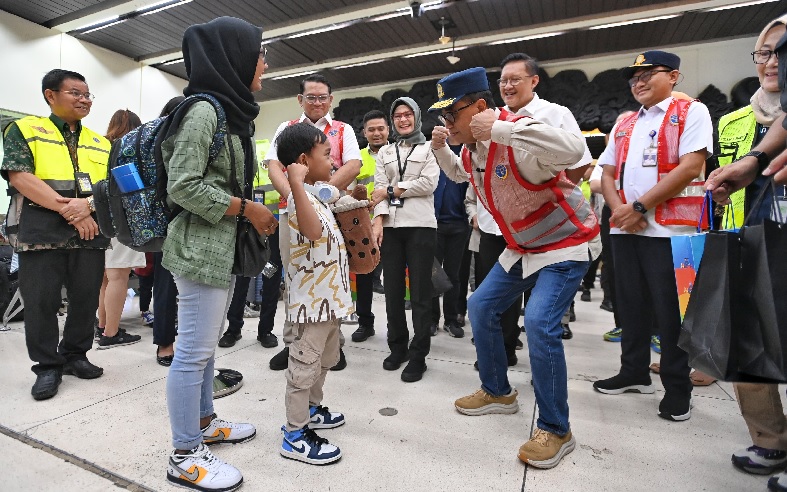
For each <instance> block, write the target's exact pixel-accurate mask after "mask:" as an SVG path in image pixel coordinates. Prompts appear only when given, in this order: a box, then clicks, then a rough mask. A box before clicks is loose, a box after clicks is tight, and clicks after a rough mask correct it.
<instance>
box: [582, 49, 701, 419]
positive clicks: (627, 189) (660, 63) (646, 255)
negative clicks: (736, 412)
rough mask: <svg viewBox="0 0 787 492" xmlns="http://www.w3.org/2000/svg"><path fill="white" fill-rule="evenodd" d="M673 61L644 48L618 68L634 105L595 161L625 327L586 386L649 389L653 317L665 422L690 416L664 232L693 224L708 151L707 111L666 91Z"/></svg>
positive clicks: (675, 77) (674, 78)
mask: <svg viewBox="0 0 787 492" xmlns="http://www.w3.org/2000/svg"><path fill="white" fill-rule="evenodd" d="M679 67H680V58H678V56H677V55H674V54H672V53H668V52H666V51H646V52H644V53H642V54H640V55H638V56H637V58H636V60H635V62H634V64H633V65H630V66H629V67H626V68H624V69H623V71H622V74H623V76H624V77H625V78H626V79H627V80H628V82H629V86H630V87H631V92H632V94H633V95H634V98H635V99H636V100H637V102H639V103H641V104H642V107H641V108H640V110H639V111H638V112H636V113H633V114H632V115H630V116H628V117H625V118H623V119H622V120H621V121H620V122H618V124H617V125H616V126H615V128H613V130H612V134H611V135H612V137H613V138H610V140H609V144H608V145H607V148H606V150H604V153H603V154H602V155H601V157H599V159H598V163H599V164H600V165H603V166H604V174H603V175H602V178H601V186H602V190H603V193H604V199H605V200H606V203H607V205H609V207H610V209H611V210H612V216H611V217H610V225H611V230H610V241H611V245H612V254H613V259H614V263H615V284H616V286H617V287H616V292H617V297H616V301H615V302H616V305H615V307H616V309H617V310H618V315H619V317H620V321H621V324H622V326H625V327H626V328H625V329H624V330H623V335H622V338H621V352H622V353H621V356H620V361H621V368H620V372H619V373H618V374H617V375H615V376H613V377H611V378H609V379H604V380H601V381H596V382H595V383H593V388H594V389H595V390H596V391H598V392H600V393H604V394H609V395H619V394H622V393H625V392H636V393H648V394H652V393H654V392H655V391H656V389H655V387H654V386H653V384H652V383H651V380H650V374H649V368H648V365H649V364H650V335H651V333H650V324H649V323H645V324H643V323H642V320H643V319H654V320H655V321H656V324H657V327H658V333H659V335H660V336H661V369H660V376H661V381H662V383H663V384H664V390H665V393H664V397H663V398H662V400H661V403H660V404H659V416H660V417H662V418H664V419H667V420H672V421H685V420H688V419H689V417H691V390H692V383H691V379H690V378H689V372H690V371H691V369H690V368H689V364H688V356H687V355H686V353H685V352H684V351H683V350H681V349H679V348H678V335H679V334H680V323H681V319H680V310H679V303H678V293H677V289H676V286H675V272H674V267H673V260H672V245H671V241H670V237H671V236H676V235H682V234H691V233H692V232H694V231H696V229H697V225H698V224H697V222H698V219H699V218H700V215H701V212H700V209H701V206H702V201H703V195H704V192H705V190H704V186H705V185H704V182H703V180H702V175H703V170H704V164H705V159H706V157H707V156H708V155H710V153H711V152H713V128H712V126H711V119H710V116H709V114H708V108H706V107H705V105H703V104H702V103H701V102H699V101H691V100H685V99H677V98H674V97H672V95H671V94H672V91H673V88H674V87H675V85H676V84H677V83H678V81H679V79H680V72H679V71H678V69H679ZM705 222H707V219H705Z"/></svg>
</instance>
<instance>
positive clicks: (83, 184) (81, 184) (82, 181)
mask: <svg viewBox="0 0 787 492" xmlns="http://www.w3.org/2000/svg"><path fill="white" fill-rule="evenodd" d="M74 179H75V180H76V184H77V192H79V195H80V196H89V195H92V194H93V184H92V183H91V182H90V175H89V174H88V173H82V172H76V173H74Z"/></svg>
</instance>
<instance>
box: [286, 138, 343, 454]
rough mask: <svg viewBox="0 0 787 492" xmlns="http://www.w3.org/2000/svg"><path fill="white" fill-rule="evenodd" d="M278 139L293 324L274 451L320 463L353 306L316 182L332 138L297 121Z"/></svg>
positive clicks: (334, 230) (337, 235)
mask: <svg viewBox="0 0 787 492" xmlns="http://www.w3.org/2000/svg"><path fill="white" fill-rule="evenodd" d="M276 145H277V149H278V155H279V158H280V159H281V162H283V163H288V165H287V177H288V180H289V182H290V188H291V190H292V191H291V193H290V196H289V197H288V199H287V204H288V205H287V212H288V214H289V227H290V228H291V231H292V234H290V262H289V264H288V265H287V266H286V268H287V283H288V285H290V288H289V289H287V292H288V294H287V299H286V307H287V320H288V321H290V322H293V323H295V326H296V337H295V341H294V342H293V343H292V345H291V346H290V357H289V364H288V367H287V394H286V396H285V400H284V402H285V407H286V412H287V424H286V425H284V426H283V427H282V432H283V433H284V439H283V441H282V444H281V449H280V450H279V452H280V453H281V455H282V456H284V457H285V458H290V459H295V460H299V461H303V462H305V463H309V464H312V465H326V464H328V463H333V462H335V461H337V460H339V459H340V458H341V457H342V453H341V451H340V450H339V448H338V447H336V446H334V445H332V444H330V443H328V440H327V439H323V438H321V437H319V436H318V435H317V434H316V433H315V432H314V429H330V428H333V427H339V426H340V425H343V424H344V415H342V414H341V413H335V412H329V411H328V408H327V407H323V406H322V405H320V403H321V402H322V387H323V384H324V383H325V375H326V374H327V372H328V370H329V369H330V368H331V367H333V366H335V365H336V363H337V362H338V361H339V326H340V320H341V318H343V317H345V316H349V315H350V314H352V312H353V302H352V298H351V296H350V280H349V269H348V264H347V250H346V249H345V246H344V238H343V237H342V234H341V231H340V230H339V227H338V225H337V224H336V220H335V219H334V216H333V212H331V210H330V209H329V208H328V205H327V204H326V203H323V201H321V199H320V198H318V197H317V194H318V191H317V188H316V187H314V184H315V183H317V182H318V181H321V182H327V181H328V179H329V178H330V175H331V169H332V165H331V144H330V142H328V140H327V137H326V136H325V134H324V133H323V132H321V131H319V130H318V129H317V128H315V127H314V126H312V125H309V124H306V123H298V124H295V125H292V126H289V127H287V128H285V129H284V130H283V131H282V132H281V133H280V134H279V136H278V138H277V139H276ZM326 187H327V188H326ZM326 191H328V192H329V193H328V195H335V196H336V197H337V198H338V191H337V190H330V187H328V185H323V184H321V185H320V191H319V195H321V196H323V195H324V194H325V192H326ZM331 191H333V193H330V192H331ZM323 200H325V198H323Z"/></svg>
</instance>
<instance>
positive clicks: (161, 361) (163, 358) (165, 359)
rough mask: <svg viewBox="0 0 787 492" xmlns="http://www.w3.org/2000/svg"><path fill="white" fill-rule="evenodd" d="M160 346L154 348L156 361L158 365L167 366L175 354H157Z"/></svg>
mask: <svg viewBox="0 0 787 492" xmlns="http://www.w3.org/2000/svg"><path fill="white" fill-rule="evenodd" d="M160 349H161V347H157V348H156V363H157V364H158V365H160V366H164V367H169V366H171V365H172V360H173V359H174V358H175V355H174V354H173V355H159V354H158V352H159V350H160Z"/></svg>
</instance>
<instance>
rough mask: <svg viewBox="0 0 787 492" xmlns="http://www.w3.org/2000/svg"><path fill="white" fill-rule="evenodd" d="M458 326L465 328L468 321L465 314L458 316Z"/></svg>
mask: <svg viewBox="0 0 787 492" xmlns="http://www.w3.org/2000/svg"><path fill="white" fill-rule="evenodd" d="M456 324H457V325H459V326H461V327H462V328H464V327H465V324H466V321H465V315H464V314H459V315H457V316H456Z"/></svg>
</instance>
